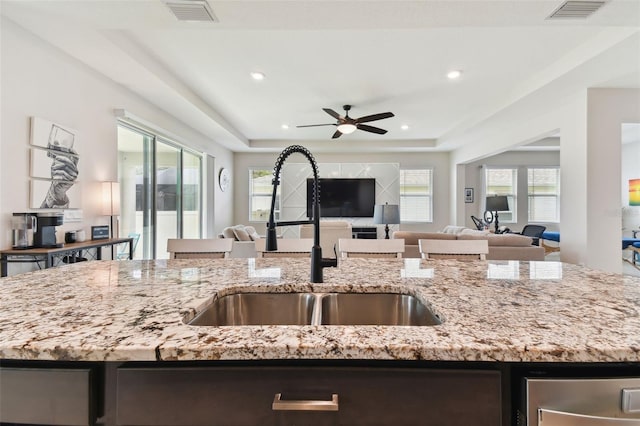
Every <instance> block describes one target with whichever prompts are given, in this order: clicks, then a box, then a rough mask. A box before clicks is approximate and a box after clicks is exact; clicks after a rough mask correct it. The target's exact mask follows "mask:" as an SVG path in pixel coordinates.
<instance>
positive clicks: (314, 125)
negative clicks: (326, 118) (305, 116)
mask: <svg viewBox="0 0 640 426" xmlns="http://www.w3.org/2000/svg"><path fill="white" fill-rule="evenodd" d="M335 125H336V124H335V123H331V124H304V125H302V126H296V127H318V126H335Z"/></svg>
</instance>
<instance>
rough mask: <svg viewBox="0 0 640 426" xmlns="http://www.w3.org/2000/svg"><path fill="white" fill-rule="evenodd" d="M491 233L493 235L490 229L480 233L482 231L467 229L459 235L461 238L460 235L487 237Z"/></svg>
mask: <svg viewBox="0 0 640 426" xmlns="http://www.w3.org/2000/svg"><path fill="white" fill-rule="evenodd" d="M490 233H491V232H490V231H489V230H488V229H485V230H482V231H480V230H478V229H469V228H466V229H463V230H461V231H460V232H459V233H458V235H459V236H460V235H481V236H486V235H489V234H490Z"/></svg>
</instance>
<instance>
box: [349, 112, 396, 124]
mask: <svg viewBox="0 0 640 426" xmlns="http://www.w3.org/2000/svg"><path fill="white" fill-rule="evenodd" d="M391 117H395V116H394V115H393V113H392V112H381V113H379V114H371V115H365V116H364V117H360V118H356V122H358V123H366V122H369V121H376V120H382V119H384V118H391Z"/></svg>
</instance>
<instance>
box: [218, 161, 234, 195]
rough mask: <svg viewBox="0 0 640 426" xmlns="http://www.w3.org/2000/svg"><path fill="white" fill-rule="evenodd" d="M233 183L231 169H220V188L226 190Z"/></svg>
mask: <svg viewBox="0 0 640 426" xmlns="http://www.w3.org/2000/svg"><path fill="white" fill-rule="evenodd" d="M230 184H231V175H229V170H227V169H225V168H224V167H222V168H221V169H220V174H219V175H218V185H219V186H220V190H221V191H222V192H224V191H226V190H227V189H228V188H229V185H230Z"/></svg>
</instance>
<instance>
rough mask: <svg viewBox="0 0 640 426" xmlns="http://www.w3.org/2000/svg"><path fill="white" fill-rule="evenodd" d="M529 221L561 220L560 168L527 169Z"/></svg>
mask: <svg viewBox="0 0 640 426" xmlns="http://www.w3.org/2000/svg"><path fill="white" fill-rule="evenodd" d="M527 188H528V197H529V222H556V223H557V222H560V169H559V168H557V167H546V168H530V169H527Z"/></svg>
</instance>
